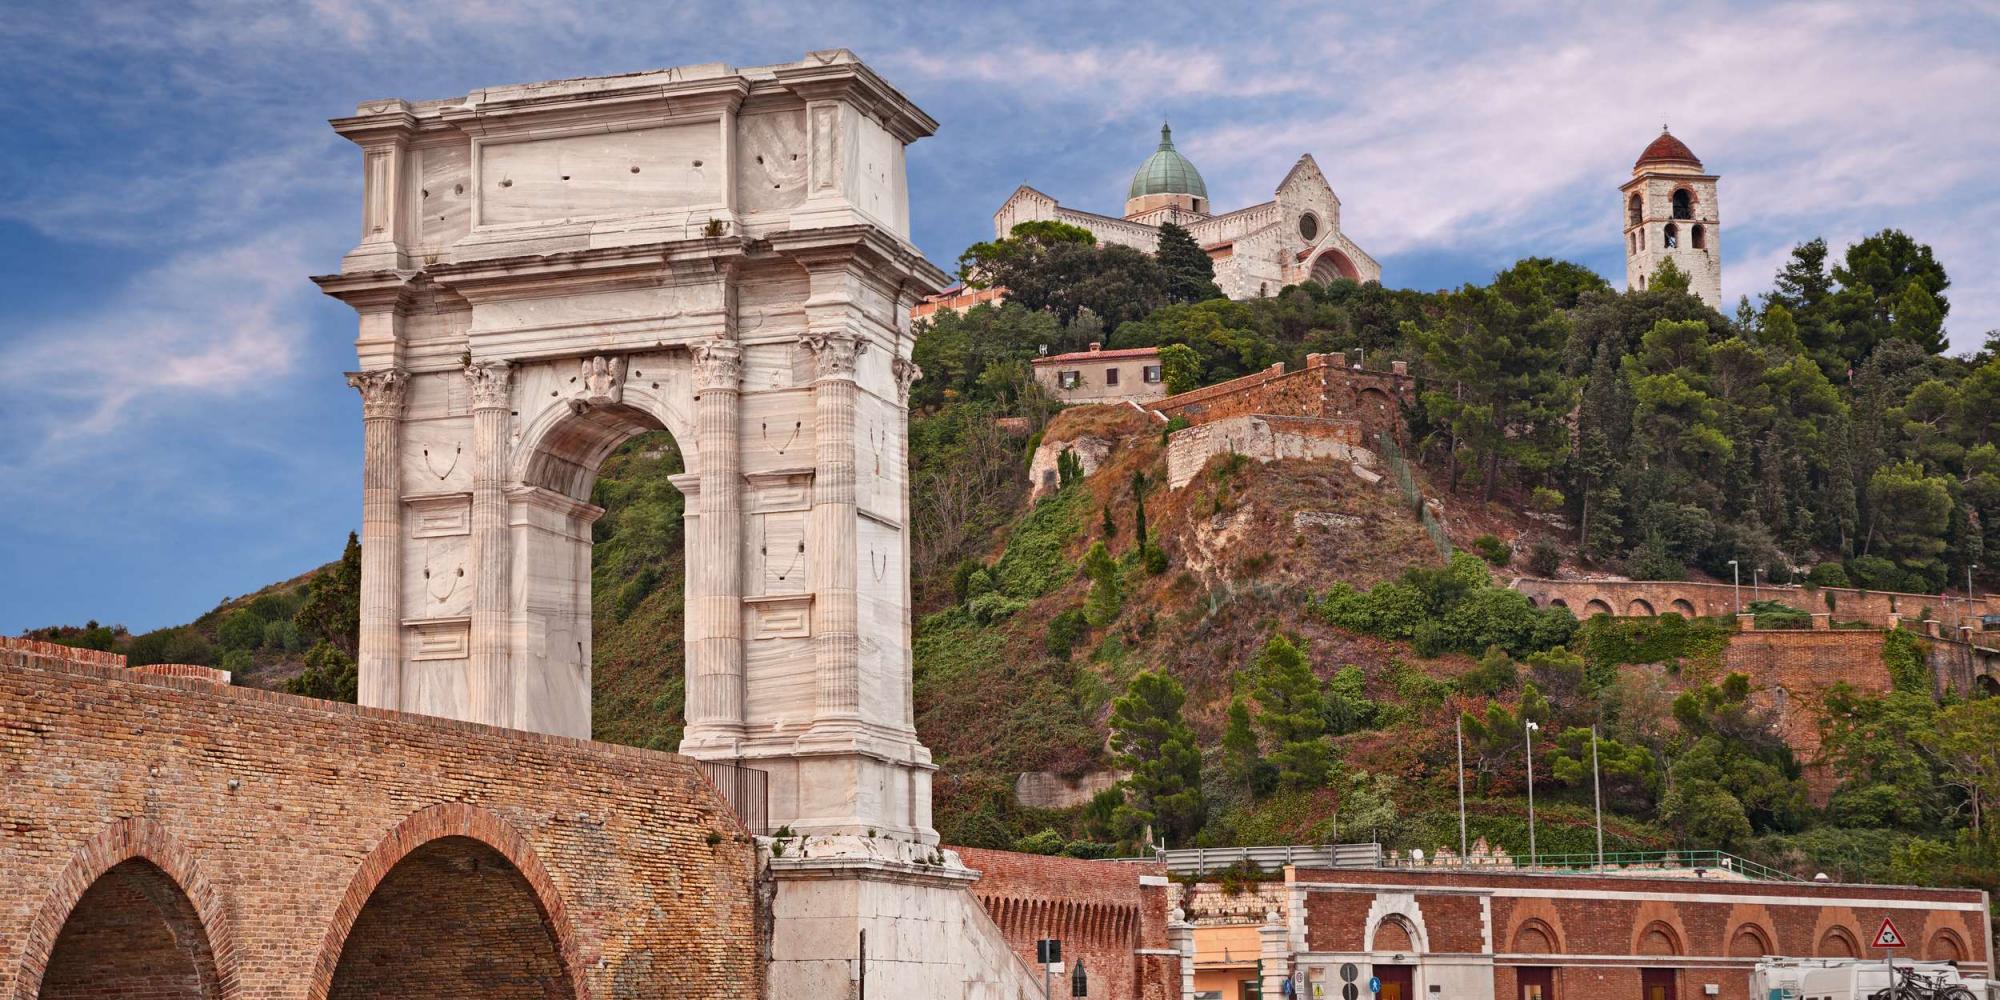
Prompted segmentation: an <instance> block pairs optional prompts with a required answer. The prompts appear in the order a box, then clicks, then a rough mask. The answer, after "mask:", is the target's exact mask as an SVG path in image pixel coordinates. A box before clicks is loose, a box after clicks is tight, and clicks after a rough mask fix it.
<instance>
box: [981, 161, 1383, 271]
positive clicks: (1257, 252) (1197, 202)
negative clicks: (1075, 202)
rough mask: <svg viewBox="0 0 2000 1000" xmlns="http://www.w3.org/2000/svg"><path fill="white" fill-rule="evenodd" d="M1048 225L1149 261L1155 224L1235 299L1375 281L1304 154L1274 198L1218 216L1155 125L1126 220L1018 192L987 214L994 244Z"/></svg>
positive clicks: (1156, 237) (1376, 267)
mask: <svg viewBox="0 0 2000 1000" xmlns="http://www.w3.org/2000/svg"><path fill="white" fill-rule="evenodd" d="M1041 220H1053V221H1056V222H1066V223H1069V224H1070V225H1074V226H1081V227H1083V228H1085V229H1088V230H1090V231H1091V232H1092V233H1094V234H1096V236H1097V239H1098V241H1099V242H1101V243H1122V244H1124V245H1126V246H1129V247H1133V248H1136V249H1139V250H1144V251H1146V252H1147V253H1152V252H1154V251H1155V250H1157V249H1158V247H1159V242H1160V226H1161V225H1162V224H1163V223H1168V222H1172V223H1176V224H1178V225H1180V226H1182V227H1183V228H1185V229H1187V230H1188V232H1189V233H1191V234H1193V236H1194V238H1195V242H1197V243H1200V244H1201V246H1202V248H1203V249H1204V250H1207V251H1208V255H1209V258H1210V259H1211V260H1213V261H1214V262H1215V283H1216V284H1217V285H1218V286H1220V287H1221V289H1222V291H1223V294H1225V295H1228V296H1229V297H1230V298H1232V299H1248V298H1257V297H1260V296H1264V295H1275V294H1277V292H1278V290H1279V289H1281V288H1283V287H1285V286H1286V285H1292V284H1298V283H1299V282H1303V281H1317V282H1321V283H1325V282H1329V281H1333V280H1335V279H1339V278H1347V279H1349V280H1353V281H1380V280H1381V279H1382V266H1381V265H1380V264H1377V263H1376V262H1375V259H1374V258H1373V257H1370V256H1368V254H1367V253H1366V252H1364V251H1363V250H1362V249H1361V248H1360V247H1359V246H1356V245H1355V243H1354V241H1353V240H1351V239H1348V237H1347V234H1346V233H1344V232H1342V231H1341V228H1340V198H1339V197H1338V196H1336V195H1335V194H1334V193H1333V187H1332V185H1330V184H1328V183H1327V179H1326V175H1325V174H1323V173H1321V172H1320V169H1319V164H1317V163H1314V162H1313V158H1312V157H1311V156H1310V155H1306V156H1301V157H1299V161H1298V162H1297V163H1295V164H1293V165H1292V169H1291V172H1289V173H1287V174H1286V175H1285V179H1284V180H1282V181H1280V182H1279V183H1278V186H1277V189H1276V191H1275V192H1274V194H1273V197H1272V198H1271V200H1269V201H1266V202H1262V203H1260V204H1256V205H1251V206H1249V207H1247V208H1239V209H1236V210H1234V211H1230V212H1224V213H1222V214H1220V215H1218V214H1216V213H1215V212H1214V210H1213V207H1212V206H1211V205H1210V203H1209V200H1208V186H1207V184H1205V183H1204V182H1203V181H1202V179H1201V173H1200V172H1199V171H1197V170H1196V169H1195V166H1194V164H1193V163H1191V162H1189V160H1188V158H1187V157H1185V156H1183V155H1181V153H1180V151H1179V150H1177V149H1175V148H1174V142H1173V133H1172V131H1171V130H1170V129H1169V128H1168V127H1167V126H1166V125H1161V126H1160V145H1159V148H1157V149H1155V150H1154V151H1153V154H1152V155H1151V156H1149V157H1147V158H1146V161H1145V163H1143V164H1141V165H1140V167H1139V170H1138V172H1137V173H1136V174H1134V175H1133V177H1132V185H1131V188H1130V189H1129V190H1128V191H1127V193H1126V197H1125V214H1124V215H1123V216H1111V215H1100V214H1098V213H1096V212H1086V211H1083V210H1081V209H1076V208H1070V207H1067V206H1065V205H1062V204H1060V203H1058V202H1057V201H1056V199H1055V198H1053V197H1051V196H1049V195H1047V194H1044V193H1042V192H1040V191H1037V190H1035V189H1034V188H1032V187H1029V186H1027V185H1025V184H1024V185H1022V186H1021V187H1020V188H1018V189H1017V190H1015V192H1014V193H1013V195H1011V196H1010V197H1008V199H1007V200H1006V202H1004V203H1003V204H1001V206H1000V210H999V211H997V212H994V213H993V235H994V238H996V239H999V238H1004V237H1006V236H1007V235H1008V234H1009V233H1010V232H1012V231H1013V229H1014V227H1015V226H1016V225H1019V224H1020V223H1023V222H1034V221H1041Z"/></svg>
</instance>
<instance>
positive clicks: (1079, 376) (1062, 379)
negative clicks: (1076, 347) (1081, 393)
mask: <svg viewBox="0 0 2000 1000" xmlns="http://www.w3.org/2000/svg"><path fill="white" fill-rule="evenodd" d="M1082 381H1083V373H1082V372H1057V373H1056V385H1057V386H1058V387H1059V388H1063V389H1074V388H1076V387H1077V383H1079V382H1082Z"/></svg>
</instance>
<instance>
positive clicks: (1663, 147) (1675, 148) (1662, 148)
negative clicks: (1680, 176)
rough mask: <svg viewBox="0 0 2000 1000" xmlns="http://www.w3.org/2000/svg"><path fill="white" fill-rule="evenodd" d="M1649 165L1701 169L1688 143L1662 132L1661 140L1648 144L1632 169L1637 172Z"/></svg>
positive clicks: (1699, 161) (1699, 162)
mask: <svg viewBox="0 0 2000 1000" xmlns="http://www.w3.org/2000/svg"><path fill="white" fill-rule="evenodd" d="M1649 163H1678V164H1682V165H1684V166H1689V167H1693V168H1695V169H1696V170H1700V169H1701V160H1699V159H1697V158H1696V157H1695V155H1694V150H1691V149H1689V148H1687V143H1684V142H1682V141H1680V140H1679V139H1676V138H1674V137H1673V135H1672V133H1669V132H1661V133H1660V137H1659V138H1657V139H1654V140H1653V141H1652V142H1651V143H1650V144H1648V145H1647V146H1646V151H1645V152H1643V153H1640V154H1639V160H1638V162H1636V163H1634V164H1632V169H1634V170H1637V169H1639V168H1640V167H1643V166H1646V165H1647V164H1649Z"/></svg>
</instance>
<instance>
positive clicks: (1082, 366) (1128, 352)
mask: <svg viewBox="0 0 2000 1000" xmlns="http://www.w3.org/2000/svg"><path fill="white" fill-rule="evenodd" d="M1034 366H1035V381H1036V382H1038V383H1041V386H1042V388H1043V389H1045V390H1047V391H1048V394H1049V395H1050V396H1053V397H1055V398H1056V399H1059V400H1061V401H1062V402H1064V403H1138V404H1140V405H1144V404H1146V403H1150V402H1153V401H1154V400H1158V399H1165V398H1166V396H1167V379H1166V375H1165V373H1164V372H1163V371H1162V370H1161V368H1160V349H1159V348H1157V347H1129V348H1122V349H1118V350H1110V351H1107V350H1105V349H1104V345H1103V344H1099V343H1096V342H1092V343H1091V345H1090V349H1089V350H1087V351H1073V352H1071V353H1069V354H1052V355H1048V356H1045V357H1039V358H1036V359H1035V362H1034Z"/></svg>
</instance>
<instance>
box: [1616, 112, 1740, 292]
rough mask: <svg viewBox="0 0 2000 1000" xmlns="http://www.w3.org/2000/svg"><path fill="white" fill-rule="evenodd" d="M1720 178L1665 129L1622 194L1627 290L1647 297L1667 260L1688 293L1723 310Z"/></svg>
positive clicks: (1637, 165) (1642, 157)
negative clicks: (1648, 287)
mask: <svg viewBox="0 0 2000 1000" xmlns="http://www.w3.org/2000/svg"><path fill="white" fill-rule="evenodd" d="M1716 180H1717V177H1716V175H1714V174H1710V173H1706V172H1704V171H1703V168H1702V165H1701V160H1700V159H1699V158H1697V157H1696V156H1695V155H1694V151H1693V150H1690V149H1688V148H1687V144H1686V143H1684V142H1682V141H1680V140H1679V139H1676V138H1674V136H1673V134H1672V133H1670V132H1668V131H1667V130H1666V129H1665V128H1662V129H1661V130H1660V135H1659V137H1658V138H1656V139H1654V140H1653V141H1652V143H1651V144H1649V145H1647V147H1646V149H1645V151H1644V152H1642V153H1640V154H1639V160H1638V162H1636V163H1634V164H1632V179H1631V180H1629V181H1626V182H1625V184H1624V185H1623V186H1621V187H1620V188H1619V189H1618V193H1619V196H1620V198H1621V199H1622V201H1623V211H1624V213H1625V286H1626V287H1627V288H1631V289H1636V290H1639V291H1644V290H1645V288H1646V283H1647V282H1648V281H1650V280H1652V277H1653V275H1654V273H1655V272H1657V271H1659V269H1660V265H1661V264H1663V263H1665V262H1666V261H1668V260H1671V261H1673V262H1674V266H1675V267H1678V268H1680V270H1681V271H1682V272H1683V273H1685V274H1686V275H1687V276H1688V279H1689V280H1688V291H1690V292H1693V293H1694V294H1695V295H1697V296H1699V297H1700V298H1701V300H1702V301H1703V302H1706V303H1708V304H1709V305H1710V306H1712V307H1714V308H1717V309H1720V308H1722V224H1721V214H1720V213H1719V211H1718V210H1717V207H1716V201H1715V182H1716Z"/></svg>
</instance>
